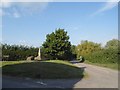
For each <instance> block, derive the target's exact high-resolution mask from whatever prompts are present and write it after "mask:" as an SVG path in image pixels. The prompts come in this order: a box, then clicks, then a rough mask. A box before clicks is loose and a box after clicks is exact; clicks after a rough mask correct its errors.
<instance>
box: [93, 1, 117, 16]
mask: <svg viewBox="0 0 120 90" xmlns="http://www.w3.org/2000/svg"><path fill="white" fill-rule="evenodd" d="M118 1H119V0H108V1H107V2H106V3H105V5H104V6H103V7H101V8H100V9H98V10H97V11H96V12H95V13H93V14H92V15H91V16H95V15H97V14H100V13H102V12H105V11H108V10H110V9H112V8H114V7H115V6H117V5H118Z"/></svg>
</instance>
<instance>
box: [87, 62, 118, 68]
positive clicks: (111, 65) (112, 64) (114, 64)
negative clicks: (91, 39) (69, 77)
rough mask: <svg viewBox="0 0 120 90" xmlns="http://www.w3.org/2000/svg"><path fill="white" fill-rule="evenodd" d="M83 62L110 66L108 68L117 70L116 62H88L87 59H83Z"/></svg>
mask: <svg viewBox="0 0 120 90" xmlns="http://www.w3.org/2000/svg"><path fill="white" fill-rule="evenodd" d="M85 63H87V64H91V65H96V66H100V67H106V68H110V69H114V70H118V64H117V63H92V62H89V61H85Z"/></svg>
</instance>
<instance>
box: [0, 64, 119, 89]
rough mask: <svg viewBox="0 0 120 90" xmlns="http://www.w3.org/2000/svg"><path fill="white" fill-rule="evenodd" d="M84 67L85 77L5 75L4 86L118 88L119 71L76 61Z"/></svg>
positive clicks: (79, 65)
mask: <svg viewBox="0 0 120 90" xmlns="http://www.w3.org/2000/svg"><path fill="white" fill-rule="evenodd" d="M75 65H76V66H78V67H80V68H81V67H82V68H84V70H85V71H86V72H87V73H88V77H86V78H83V79H52V80H50V79H42V80H41V79H31V78H27V77H26V78H16V77H8V76H3V78H2V79H3V80H2V81H3V82H2V87H3V88H118V71H115V70H111V69H108V68H103V67H98V66H94V65H89V64H84V63H75Z"/></svg>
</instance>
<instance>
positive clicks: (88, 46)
mask: <svg viewBox="0 0 120 90" xmlns="http://www.w3.org/2000/svg"><path fill="white" fill-rule="evenodd" d="M98 50H101V44H97V43H94V42H90V41H87V40H86V41H81V44H79V45H78V46H77V47H76V52H77V58H78V59H79V57H80V56H84V57H86V56H87V55H89V54H91V53H93V52H95V51H98Z"/></svg>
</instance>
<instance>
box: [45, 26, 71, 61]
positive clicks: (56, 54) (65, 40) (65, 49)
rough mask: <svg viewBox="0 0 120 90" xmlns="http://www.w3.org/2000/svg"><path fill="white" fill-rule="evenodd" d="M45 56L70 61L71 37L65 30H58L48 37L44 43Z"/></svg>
mask: <svg viewBox="0 0 120 90" xmlns="http://www.w3.org/2000/svg"><path fill="white" fill-rule="evenodd" d="M43 50H44V54H46V56H47V58H50V59H62V60H65V59H70V54H71V51H70V50H71V43H70V41H69V36H68V35H67V32H66V31H65V30H64V29H60V28H59V29H57V30H55V32H52V33H51V34H47V35H46V41H45V42H44V43H43Z"/></svg>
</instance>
